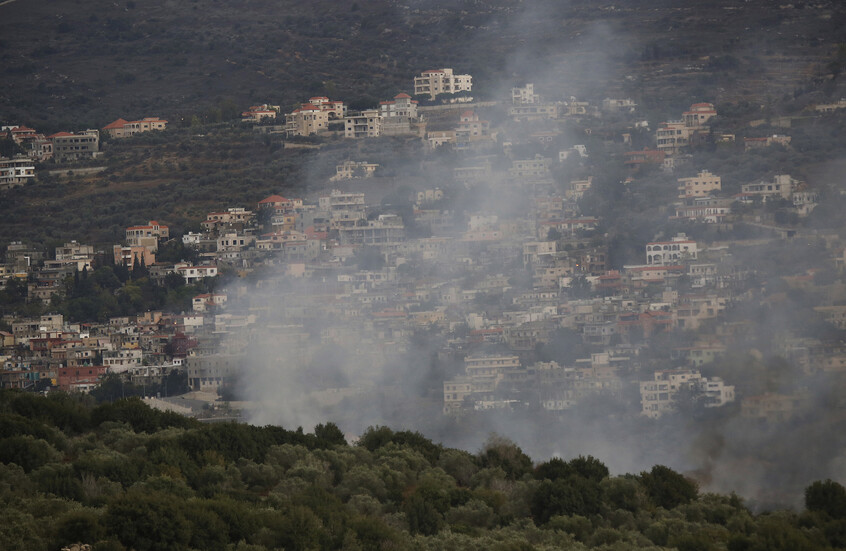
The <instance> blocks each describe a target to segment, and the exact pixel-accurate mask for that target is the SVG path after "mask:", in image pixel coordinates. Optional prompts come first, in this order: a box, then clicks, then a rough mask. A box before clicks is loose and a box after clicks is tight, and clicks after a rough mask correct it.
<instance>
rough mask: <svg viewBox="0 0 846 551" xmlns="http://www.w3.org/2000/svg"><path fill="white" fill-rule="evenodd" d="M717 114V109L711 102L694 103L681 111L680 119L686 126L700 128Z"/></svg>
mask: <svg viewBox="0 0 846 551" xmlns="http://www.w3.org/2000/svg"><path fill="white" fill-rule="evenodd" d="M716 116H717V110H716V109H715V108H714V104H712V103H694V104H693V105H691V106H690V109H689V110H688V111H685V112H684V113H682V120H684V124H685V126H687V127H688V128H701V127H703V126H705V124H706V123H707V122H708V121H709V120H711V119H712V118H714V117H716Z"/></svg>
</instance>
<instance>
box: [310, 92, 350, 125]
mask: <svg viewBox="0 0 846 551" xmlns="http://www.w3.org/2000/svg"><path fill="white" fill-rule="evenodd" d="M308 103H310V104H311V105H314V106H315V107H317V108H318V109H320V110H321V111H323V112H325V113H326V114H327V115H328V117H329V120H330V121H334V120H340V119H343V118H344V117H346V116H347V106H346V105H344V102H342V101H332V100H330V99H329V98H327V97H326V96H317V97H313V98H309V99H308Z"/></svg>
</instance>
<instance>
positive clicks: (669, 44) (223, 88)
mask: <svg viewBox="0 0 846 551" xmlns="http://www.w3.org/2000/svg"><path fill="white" fill-rule="evenodd" d="M844 23H846V10H844V7H843V6H842V4H841V3H839V2H833V1H821V2H816V3H814V4H805V3H796V4H785V5H783V6H779V7H778V8H777V9H772V3H771V2H767V1H765V0H755V1H750V2H745V1H740V0H731V1H721V2H716V1H709V2H697V3H696V4H695V5H691V6H679V5H678V3H676V2H664V1H642V0H638V1H635V0H630V1H627V2H614V3H596V2H593V1H589V0H574V1H571V2H566V3H565V2H558V1H554V0H545V1H540V2H519V1H516V0H488V1H470V0H463V1H462V0H440V1H435V2H429V1H426V2H422V1H418V0H405V1H400V0H375V1H368V2H348V3H338V2H335V1H331V0H315V1H312V2H292V1H290V0H287V1H282V2H277V1H273V0H226V1H224V0H217V1H212V2H205V3H200V2H197V1H196V0H195V1H191V2H173V1H171V0H145V1H144V2H137V1H135V0H122V1H120V2H113V1H112V0H90V1H82V0H76V1H74V2H55V1H47V2H25V1H22V0H16V1H13V2H11V3H5V4H4V5H3V6H0V62H2V63H0V65H1V66H2V69H0V71H1V72H2V77H3V82H4V89H3V91H2V92H0V112H2V113H3V117H4V118H5V119H7V120H8V121H9V122H14V123H18V124H27V125H29V126H35V127H38V128H39V129H43V130H47V131H55V130H68V129H70V128H71V127H79V128H84V127H89V128H91V127H102V126H103V125H105V124H107V123H109V122H111V121H112V120H114V119H116V118H118V117H124V118H129V117H142V116H151V115H157V116H164V117H166V118H169V119H170V120H171V121H172V122H179V121H183V122H184V121H187V120H190V119H191V116H192V115H194V114H202V115H203V116H204V117H205V118H206V119H211V120H213V119H215V118H217V117H220V116H221V115H223V116H224V118H225V115H226V114H227V113H236V114H237V113H238V112H239V111H240V110H241V109H243V108H244V107H246V106H247V105H250V104H254V103H257V102H258V103H260V102H270V103H274V104H280V105H282V106H283V108H285V109H288V108H290V107H291V106H292V105H293V104H294V103H296V102H300V101H303V100H304V99H306V98H308V97H309V96H310V95H315V94H325V95H329V96H331V97H333V98H338V99H343V100H344V101H346V102H348V103H349V104H350V105H351V106H352V107H353V108H355V107H361V106H368V105H373V104H374V103H375V102H376V101H378V100H379V99H385V98H387V97H392V96H393V95H394V94H396V93H397V92H398V91H403V90H404V91H410V88H411V83H412V81H411V79H412V77H413V76H414V75H415V74H418V73H419V72H420V71H422V70H425V69H431V68H436V67H456V68H457V69H458V70H460V71H466V72H468V73H470V74H472V75H473V76H474V85H475V89H476V92H475V93H476V94H481V95H482V96H487V97H494V96H496V95H497V94H499V93H501V92H503V91H507V90H508V88H509V87H510V86H512V85H513V84H519V83H522V82H525V81H531V80H535V81H536V82H540V83H543V84H545V85H546V84H548V86H545V87H546V88H549V89H553V88H555V89H557V95H559V96H560V97H568V96H569V95H571V94H573V95H577V96H585V95H588V96H593V95H600V94H601V95H603V96H602V97H604V96H605V95H611V96H613V95H626V96H630V97H633V98H634V99H635V100H636V101H637V102H638V103H639V104H641V105H644V106H647V107H650V108H655V109H658V110H667V111H666V112H667V113H669V112H674V111H677V110H678V109H680V108H683V107H686V106H687V105H689V104H690V103H691V99H693V101H700V100H701V98H702V97H709V98H711V99H712V101H713V100H716V101H738V100H741V99H744V100H751V101H753V102H756V103H770V102H771V101H773V100H777V99H780V98H782V96H784V95H790V96H791V97H792V94H793V93H794V92H796V91H797V89H799V88H801V87H803V86H806V85H807V83H808V82H809V79H813V78H820V77H822V76H823V75H825V74H826V73H827V72H828V68H826V67H825V60H826V59H830V58H831V56H832V55H833V54H834V52H835V51H836V49H837V42H838V41H840V40H842V34H841V32H840V31H841V30H842V28H843V25H844ZM817 84H818V85H819V89H820V90H821V91H822V92H823V93H825V94H828V95H832V94H836V93H837V84H836V83H835V84H834V85H829V84H831V83H828V84H826V83H825V82H823V81H822V80H820V82H818V83H817ZM815 87H816V85H814V86H812V87H811V88H809V90H813V89H816V88H815ZM806 91H807V90H806Z"/></svg>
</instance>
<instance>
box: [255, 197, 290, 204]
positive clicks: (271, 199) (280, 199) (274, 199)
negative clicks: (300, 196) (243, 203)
mask: <svg viewBox="0 0 846 551" xmlns="http://www.w3.org/2000/svg"><path fill="white" fill-rule="evenodd" d="M286 202H290V199H285V198H284V197H282V196H281V195H271V196H270V197H267V198H265V199H262V200H261V201H259V202H258V204H259V205H262V204H266V203H286Z"/></svg>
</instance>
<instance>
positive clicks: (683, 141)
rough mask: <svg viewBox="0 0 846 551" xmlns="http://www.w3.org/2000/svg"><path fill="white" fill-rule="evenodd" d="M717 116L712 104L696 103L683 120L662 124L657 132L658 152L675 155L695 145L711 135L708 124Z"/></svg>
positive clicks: (685, 113) (683, 114)
mask: <svg viewBox="0 0 846 551" xmlns="http://www.w3.org/2000/svg"><path fill="white" fill-rule="evenodd" d="M716 116H717V110H716V109H715V108H714V105H713V104H711V103H694V104H693V105H691V106H690V109H689V110H688V111H685V112H684V113H682V119H681V120H675V121H667V122H662V123H661V124H660V126H659V128H658V130H657V132H656V141H657V145H658V150H659V151H663V152H665V153H666V154H667V155H675V154H676V153H678V152H679V151H680V150H681V149H682V148H686V147H688V146H691V145H695V144H696V143H698V141H699V140H700V139H701V138H702V137H704V136H707V135H708V134H709V133H710V128H709V127H708V126H707V122H708V121H709V120H711V119H712V118H713V117H716Z"/></svg>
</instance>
